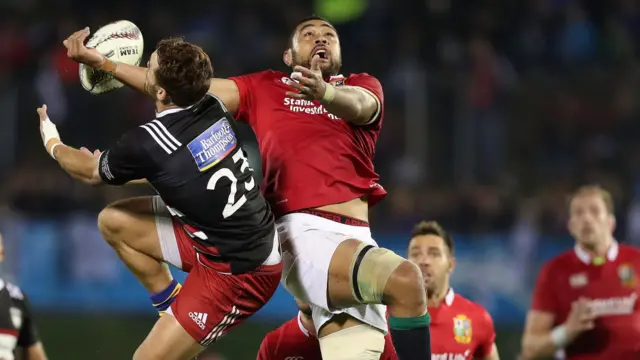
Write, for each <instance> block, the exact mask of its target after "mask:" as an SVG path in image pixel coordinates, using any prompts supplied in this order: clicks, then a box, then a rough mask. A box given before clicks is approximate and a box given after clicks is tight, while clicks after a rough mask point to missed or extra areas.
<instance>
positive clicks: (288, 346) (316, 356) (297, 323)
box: [256, 300, 398, 360]
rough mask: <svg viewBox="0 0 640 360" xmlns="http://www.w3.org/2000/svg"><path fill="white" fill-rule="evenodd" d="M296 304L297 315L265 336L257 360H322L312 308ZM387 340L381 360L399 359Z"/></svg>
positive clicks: (388, 337) (389, 338)
mask: <svg viewBox="0 0 640 360" xmlns="http://www.w3.org/2000/svg"><path fill="white" fill-rule="evenodd" d="M296 303H297V304H298V309H299V312H298V315H297V316H296V317H295V318H293V319H291V320H289V321H287V322H286V323H284V324H283V325H282V326H280V327H278V328H277V329H276V330H274V331H271V332H270V333H268V334H267V335H266V336H265V338H264V340H262V343H261V344H260V350H259V351H258V356H257V358H256V360H322V355H321V354H320V343H319V342H318V338H317V334H316V329H315V326H314V325H313V319H312V314H311V307H310V306H309V305H308V304H305V303H303V302H301V301H298V300H296ZM384 339H385V344H384V352H383V353H382V355H381V356H380V360H397V359H398V357H397V356H396V352H395V349H394V348H393V344H392V343H391V337H390V336H389V334H387V335H386V336H385V337H384Z"/></svg>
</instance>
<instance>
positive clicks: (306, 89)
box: [287, 82, 311, 95]
mask: <svg viewBox="0 0 640 360" xmlns="http://www.w3.org/2000/svg"><path fill="white" fill-rule="evenodd" d="M287 85H289V87H292V88H294V89H296V90H298V91H299V92H301V93H304V94H309V95H310V94H311V89H310V88H309V87H307V86H304V85H300V84H298V83H294V82H292V83H289V84H287Z"/></svg>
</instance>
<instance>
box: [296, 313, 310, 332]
mask: <svg viewBox="0 0 640 360" xmlns="http://www.w3.org/2000/svg"><path fill="white" fill-rule="evenodd" d="M301 316H302V313H300V311H298V327H299V328H300V331H302V333H303V334H304V336H306V337H309V331H308V330H307V329H305V328H304V325H303V324H302V319H301V318H300V317H301Z"/></svg>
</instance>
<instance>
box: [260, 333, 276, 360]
mask: <svg viewBox="0 0 640 360" xmlns="http://www.w3.org/2000/svg"><path fill="white" fill-rule="evenodd" d="M273 334H274V333H273V332H270V333H268V334H267V336H265V337H264V339H263V340H262V343H260V349H259V350H258V355H257V357H256V360H275V354H274V353H273V346H272V344H271V343H272V342H273V341H274V339H275V337H274V335H273Z"/></svg>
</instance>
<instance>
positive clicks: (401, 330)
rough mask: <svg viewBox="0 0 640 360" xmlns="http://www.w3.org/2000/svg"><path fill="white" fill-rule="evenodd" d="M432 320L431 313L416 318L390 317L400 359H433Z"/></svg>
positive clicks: (390, 326) (390, 325)
mask: <svg viewBox="0 0 640 360" xmlns="http://www.w3.org/2000/svg"><path fill="white" fill-rule="evenodd" d="M430 320H431V318H430V317H429V314H424V315H422V316H419V317H416V318H396V317H392V316H390V317H389V328H390V330H391V340H392V341H393V346H394V347H395V348H396V353H397V354H398V360H425V359H431V336H430V333H429V323H430Z"/></svg>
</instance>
